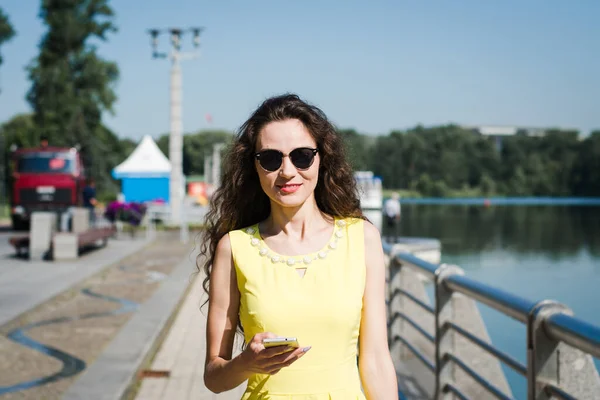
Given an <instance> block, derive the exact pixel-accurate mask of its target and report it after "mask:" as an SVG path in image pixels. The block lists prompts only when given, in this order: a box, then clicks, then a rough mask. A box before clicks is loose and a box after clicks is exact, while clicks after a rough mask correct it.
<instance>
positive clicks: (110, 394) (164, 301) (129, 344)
mask: <svg viewBox="0 0 600 400" xmlns="http://www.w3.org/2000/svg"><path fill="white" fill-rule="evenodd" d="M194 272H195V271H194V269H193V268H192V263H191V262H190V260H189V259H188V257H187V256H186V257H184V259H183V261H182V262H180V263H179V264H178V265H177V266H176V267H175V269H174V270H173V272H172V273H171V274H169V276H168V277H167V278H166V279H165V280H164V281H163V282H162V284H161V285H160V287H159V288H158V289H157V291H156V292H155V293H154V294H153V295H152V297H150V298H149V299H148V300H147V301H146V302H144V303H142V304H141V305H140V308H139V309H138V311H137V312H136V313H135V314H134V315H133V316H132V317H131V319H130V320H129V321H128V322H127V323H126V324H125V326H123V328H121V330H120V332H119V333H118V334H117V336H115V338H114V339H113V340H112V341H111V342H110V343H109V344H108V346H107V347H106V348H105V349H104V351H103V352H102V353H101V354H100V355H99V356H98V358H97V359H96V360H95V361H94V362H93V363H92V364H91V365H89V367H88V368H87V369H86V370H85V371H84V372H83V373H82V374H81V376H80V377H79V378H78V379H77V380H76V381H75V382H74V383H73V384H72V385H71V386H70V387H69V388H68V389H67V391H66V392H65V393H64V394H63V397H62V399H64V400H79V399H90V400H121V399H123V398H125V397H126V396H128V394H129V392H130V391H131V389H132V387H133V385H134V384H135V383H136V380H137V374H138V371H139V370H140V368H142V367H143V366H144V365H146V364H148V362H149V359H151V358H152V357H153V356H154V353H155V351H156V348H157V347H158V346H160V344H161V343H162V339H163V338H164V336H165V334H166V332H167V331H168V329H169V328H170V325H171V324H172V322H173V320H174V317H175V316H176V311H177V310H178V309H179V306H180V305H181V303H182V302H183V301H184V300H185V298H186V297H187V295H188V293H189V288H190V287H191V285H192V284H193V282H194V280H195V279H197V277H198V275H197V274H194Z"/></svg>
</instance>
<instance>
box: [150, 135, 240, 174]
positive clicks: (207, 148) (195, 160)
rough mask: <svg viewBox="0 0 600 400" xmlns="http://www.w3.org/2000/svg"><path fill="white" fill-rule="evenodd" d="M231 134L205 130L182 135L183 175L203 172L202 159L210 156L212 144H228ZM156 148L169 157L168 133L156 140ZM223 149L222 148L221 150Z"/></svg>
mask: <svg viewBox="0 0 600 400" xmlns="http://www.w3.org/2000/svg"><path fill="white" fill-rule="evenodd" d="M232 138H233V134H232V133H231V132H227V131H219V130H206V131H200V132H197V133H190V134H186V135H184V136H183V160H182V163H183V173H184V174H185V175H202V174H204V159H205V158H206V156H210V155H211V154H212V151H213V145H214V144H217V143H225V144H229V143H230V142H231V139H232ZM156 144H157V145H158V148H159V149H161V150H162V152H163V153H164V154H165V155H166V156H167V157H169V135H168V134H164V135H162V136H161V137H159V138H158V140H157V141H156ZM224 151H225V150H224V149H223V152H224Z"/></svg>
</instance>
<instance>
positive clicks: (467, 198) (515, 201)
mask: <svg viewBox="0 0 600 400" xmlns="http://www.w3.org/2000/svg"><path fill="white" fill-rule="evenodd" d="M394 192H396V193H398V194H399V195H400V202H401V203H402V204H439V205H442V204H446V205H482V206H490V205H517V206H526V205H535V206H538V205H540V206H541V205H543V206H600V197H550V196H544V197H536V196H521V197H503V196H489V197H486V196H481V195H468V194H465V193H456V194H455V195H449V196H444V197H425V196H422V195H421V194H420V193H419V192H415V191H410V190H394V189H384V190H383V198H384V200H385V199H387V198H389V197H391V195H392V193H394Z"/></svg>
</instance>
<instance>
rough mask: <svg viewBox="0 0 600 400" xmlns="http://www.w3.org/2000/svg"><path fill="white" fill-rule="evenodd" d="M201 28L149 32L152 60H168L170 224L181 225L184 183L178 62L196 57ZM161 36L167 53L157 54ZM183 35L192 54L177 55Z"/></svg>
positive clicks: (179, 53)
mask: <svg viewBox="0 0 600 400" xmlns="http://www.w3.org/2000/svg"><path fill="white" fill-rule="evenodd" d="M202 30H203V28H190V29H180V28H170V29H165V30H160V29H150V30H149V33H150V36H151V44H152V57H153V58H167V57H169V58H170V59H171V100H170V103H171V111H170V120H171V132H170V134H169V160H170V161H171V176H170V179H169V207H170V208H171V223H173V224H180V223H181V208H182V203H183V195H184V191H185V183H184V182H183V166H182V165H183V140H182V131H183V124H182V119H181V117H182V112H181V66H180V62H181V61H183V60H189V59H194V58H197V57H199V55H200V53H199V51H198V50H197V49H198V47H200V32H202ZM162 33H169V34H170V37H171V47H172V48H171V52H170V54H167V53H160V52H158V50H157V47H158V37H159V36H160V35H161V34H162ZM185 33H192V35H193V39H192V43H193V45H194V48H195V50H194V51H191V52H182V51H181V38H182V36H183V35H184V34H185Z"/></svg>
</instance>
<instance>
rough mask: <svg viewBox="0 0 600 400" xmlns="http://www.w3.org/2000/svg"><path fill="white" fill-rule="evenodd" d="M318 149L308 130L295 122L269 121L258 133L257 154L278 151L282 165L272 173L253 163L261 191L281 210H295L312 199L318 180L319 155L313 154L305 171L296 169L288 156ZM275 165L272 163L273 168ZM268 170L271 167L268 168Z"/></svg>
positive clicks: (298, 122) (300, 123) (295, 120)
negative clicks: (296, 150)
mask: <svg viewBox="0 0 600 400" xmlns="http://www.w3.org/2000/svg"><path fill="white" fill-rule="evenodd" d="M303 147H304V148H311V149H315V148H317V143H316V142H315V139H313V137H312V135H311V134H310V132H309V131H308V129H307V128H306V127H305V126H304V124H302V122H300V121H299V120H297V119H288V120H284V121H276V122H270V123H269V124H267V125H265V126H264V127H263V129H262V130H261V131H260V132H259V135H258V140H257V143H256V149H255V151H256V152H261V151H264V150H279V151H280V152H282V153H283V159H282V163H281V165H280V166H279V168H277V169H276V170H274V171H267V170H265V169H264V168H263V167H262V166H261V165H260V163H259V161H258V160H255V166H256V171H257V172H258V177H259V179H260V185H261V187H262V189H263V191H264V192H265V193H266V194H267V196H269V198H270V199H271V200H272V201H274V202H275V203H277V204H279V205H281V206H283V207H297V206H300V205H302V204H303V203H304V202H305V201H306V200H307V199H308V198H310V197H311V196H313V193H314V191H315V188H316V186H317V182H318V179H319V165H320V157H319V153H316V155H315V156H314V160H313V163H312V165H310V167H308V169H305V170H302V169H298V168H297V167H296V166H294V164H293V163H292V159H291V158H290V157H289V154H290V153H291V152H292V151H293V150H294V149H298V148H303ZM276 164H277V163H275V165H276ZM269 169H271V168H269Z"/></svg>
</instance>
